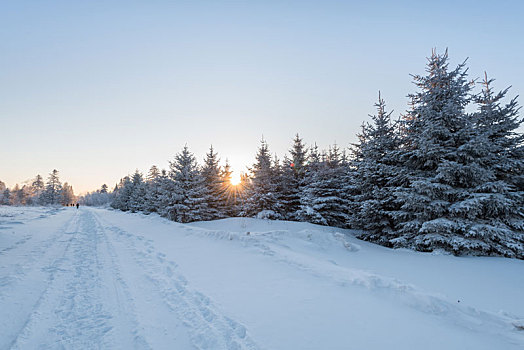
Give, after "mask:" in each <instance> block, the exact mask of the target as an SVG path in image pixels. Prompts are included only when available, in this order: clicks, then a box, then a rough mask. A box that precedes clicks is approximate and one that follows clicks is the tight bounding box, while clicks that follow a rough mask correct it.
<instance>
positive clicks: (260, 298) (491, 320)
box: [0, 207, 524, 350]
mask: <svg viewBox="0 0 524 350" xmlns="http://www.w3.org/2000/svg"><path fill="white" fill-rule="evenodd" d="M519 327H523V328H524V261H519V260H511V259H503V258H477V257H460V258H459V257H453V256H449V255H439V254H424V253H417V252H412V251H407V250H389V249H386V248H383V247H380V246H376V245H373V244H368V243H366V242H362V241H358V240H356V239H354V238H353V237H352V236H351V235H350V232H349V231H345V230H341V229H334V228H327V227H322V226H316V225H311V224H306V223H294V222H281V221H265V220H256V219H246V218H234V219H226V220H219V221H214V222H198V223H193V224H186V225H183V224H178V223H174V222H170V221H167V220H165V219H162V218H159V217H158V216H154V215H151V216H144V215H142V214H127V213H122V212H117V211H110V210H104V209H93V208H80V209H79V210H77V209H76V208H63V209H48V208H9V207H0V349H11V348H12V349H37V348H44V349H55V348H60V349H61V348H66V349H98V348H100V349H133V348H135V349H420V348H424V349H426V350H427V349H522V348H524V329H519Z"/></svg>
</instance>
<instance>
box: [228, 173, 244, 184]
mask: <svg viewBox="0 0 524 350" xmlns="http://www.w3.org/2000/svg"><path fill="white" fill-rule="evenodd" d="M229 182H231V185H233V186H237V185H240V183H241V182H242V179H241V178H240V174H236V173H233V174H231V180H229Z"/></svg>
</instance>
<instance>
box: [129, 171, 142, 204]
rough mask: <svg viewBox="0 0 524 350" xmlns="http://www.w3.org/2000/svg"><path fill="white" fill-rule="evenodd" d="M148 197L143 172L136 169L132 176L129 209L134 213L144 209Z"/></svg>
mask: <svg viewBox="0 0 524 350" xmlns="http://www.w3.org/2000/svg"><path fill="white" fill-rule="evenodd" d="M145 197H146V185H145V183H144V178H143V176H142V174H141V173H140V172H139V171H138V169H137V170H136V171H135V173H134V174H133V176H132V177H131V185H130V193H129V202H128V203H129V204H128V207H129V210H130V211H131V212H132V213H135V212H138V211H142V210H144V203H145Z"/></svg>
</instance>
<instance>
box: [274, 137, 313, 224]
mask: <svg viewBox="0 0 524 350" xmlns="http://www.w3.org/2000/svg"><path fill="white" fill-rule="evenodd" d="M307 156H308V155H307V147H306V146H305V145H304V143H303V141H302V139H301V138H300V136H299V135H298V134H296V135H295V138H294V139H293V146H292V147H291V149H290V150H289V157H287V156H286V157H285V158H284V162H283V165H282V174H281V189H280V192H281V202H282V205H283V207H284V208H283V211H284V216H285V218H286V219H288V220H298V216H297V215H298V211H299V210H300V197H301V195H302V187H303V186H304V179H305V176H306V162H307Z"/></svg>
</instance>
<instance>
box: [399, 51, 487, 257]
mask: <svg viewBox="0 0 524 350" xmlns="http://www.w3.org/2000/svg"><path fill="white" fill-rule="evenodd" d="M427 72H428V74H427V76H415V77H414V79H415V83H416V85H417V86H418V87H419V89H420V91H419V92H418V93H416V94H414V95H412V100H413V109H412V110H411V111H410V112H408V114H407V118H406V122H405V129H404V130H405V137H404V147H405V148H404V149H405V152H404V155H403V159H404V161H405V165H406V166H407V170H408V173H409V183H410V185H409V187H406V188H404V189H403V190H401V191H399V193H400V198H401V199H402V209H403V210H404V211H405V214H406V218H407V220H405V221H404V222H402V223H401V227H402V229H401V235H400V236H399V237H398V238H396V239H392V240H390V242H391V243H392V244H393V245H395V246H409V247H414V248H416V249H419V250H425V251H427V250H429V251H430V250H434V249H445V250H448V251H451V252H453V253H454V254H465V253H476V252H480V253H483V254H485V253H489V252H490V249H491V248H490V243H488V242H487V241H485V240H484V239H483V238H482V237H479V236H478V235H476V234H474V228H473V225H474V222H472V221H471V220H470V216H471V215H474V214H473V211H472V210H473V208H472V207H471V206H470V203H469V201H470V198H471V194H472V193H473V192H474V190H475V188H477V186H479V185H480V184H481V183H482V178H484V177H486V176H488V175H489V169H487V168H483V167H482V166H481V165H480V164H479V162H478V158H479V157H482V154H481V152H480V150H479V149H475V147H472V144H473V142H474V140H475V137H476V131H475V128H474V124H473V123H472V120H471V119H472V118H471V116H470V115H468V114H467V113H466V111H465V108H466V106H467V105H468V104H469V103H470V102H471V99H472V98H471V95H470V91H471V88H472V84H471V83H470V82H468V80H467V74H466V69H465V63H463V64H460V65H459V66H458V67H457V68H455V69H454V70H451V71H450V70H449V69H448V55H447V52H446V53H445V54H444V55H438V54H436V53H435V52H433V54H432V56H431V58H430V59H429V61H428V66H427Z"/></svg>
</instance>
